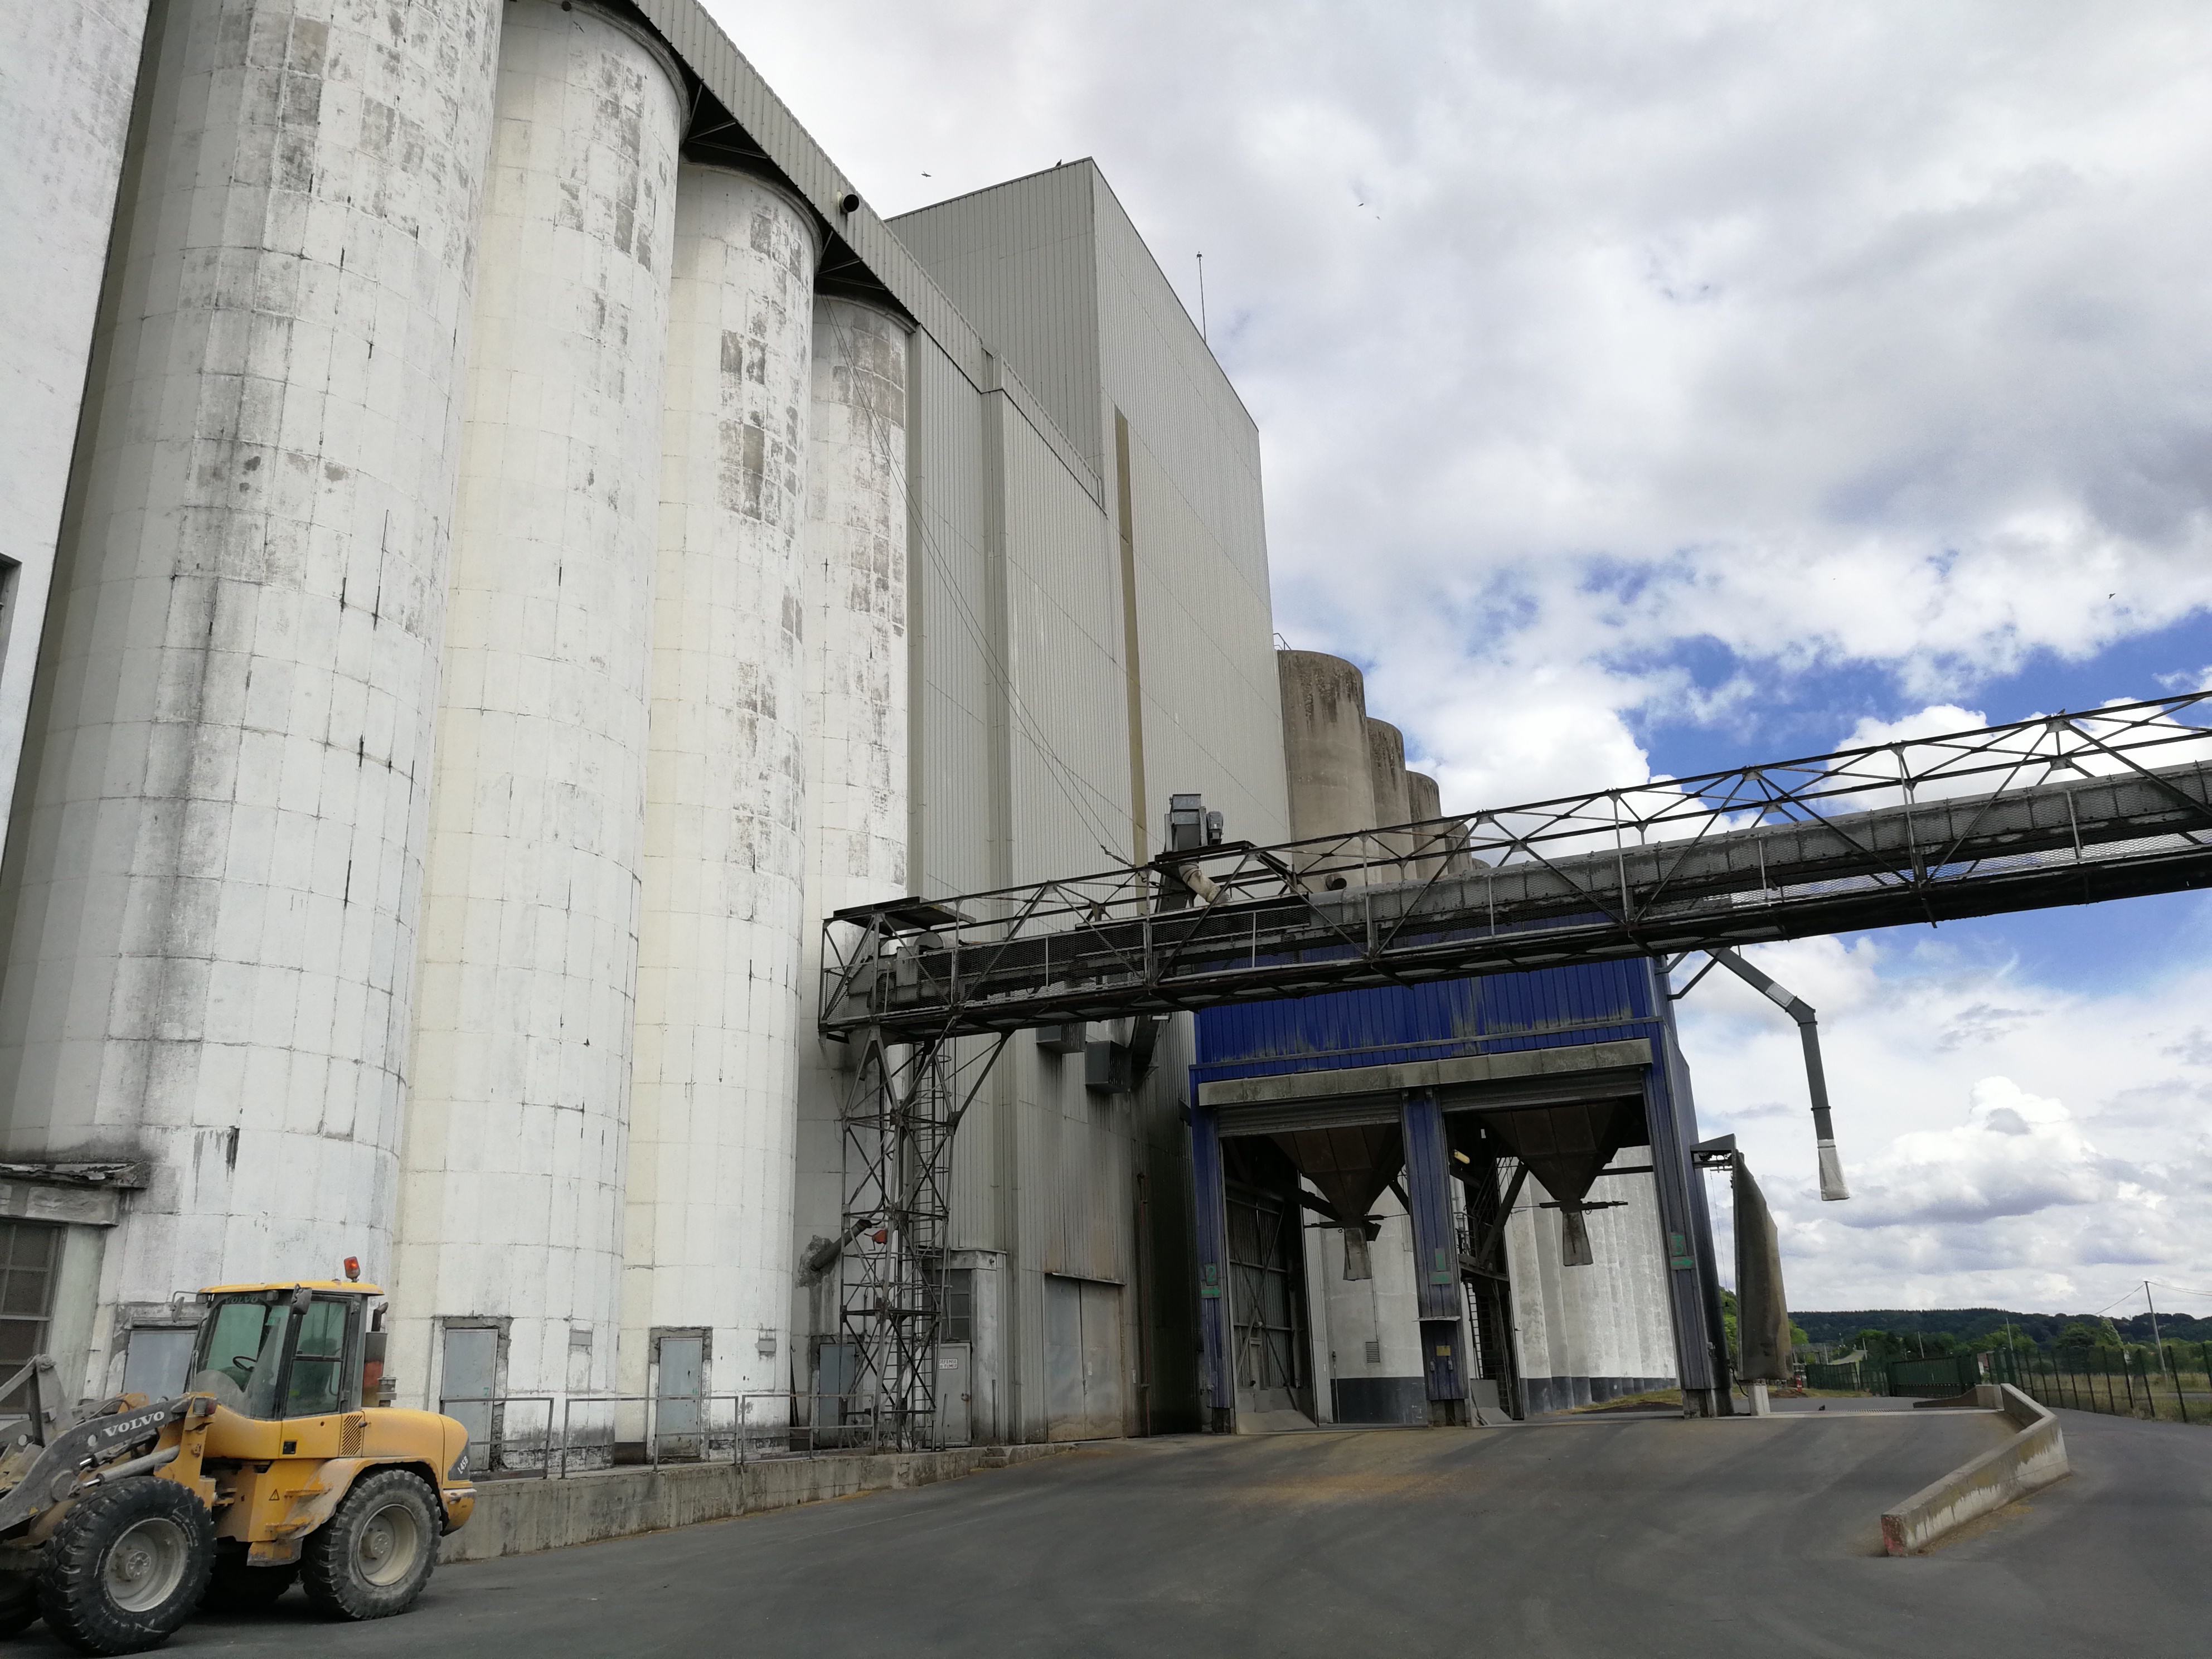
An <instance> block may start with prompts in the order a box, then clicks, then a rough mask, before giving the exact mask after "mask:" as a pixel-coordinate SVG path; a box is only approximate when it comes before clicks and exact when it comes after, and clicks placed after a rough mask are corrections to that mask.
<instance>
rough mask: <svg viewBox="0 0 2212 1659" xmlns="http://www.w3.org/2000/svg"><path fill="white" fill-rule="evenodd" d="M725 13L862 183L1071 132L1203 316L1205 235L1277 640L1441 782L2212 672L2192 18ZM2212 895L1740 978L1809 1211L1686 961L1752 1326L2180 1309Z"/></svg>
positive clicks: (1460, 4)
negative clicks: (1785, 1315)
mask: <svg viewBox="0 0 2212 1659" xmlns="http://www.w3.org/2000/svg"><path fill="white" fill-rule="evenodd" d="M710 4H712V6H713V8H714V9H715V10H716V11H717V13H718V14H719V15H720V18H721V20H722V21H723V23H724V25H725V27H727V28H728V29H729V31H730V33H731V34H732V38H733V39H734V40H736V41H737V43H738V46H740V48H742V49H743V50H744V51H745V52H747V53H748V54H749V55H750V56H751V57H752V58H753V59H754V61H755V63H756V64H758V66H759V67H760V68H761V70H763V73H764V74H765V75H766V76H767V77H768V78H769V82H770V83H771V84H773V85H774V86H775V87H776V88H778V89H779V90H780V91H781V93H782V94H783V95H784V96H785V98H786V99H787V101H789V103H790V104H791V105H792V106H793V109H794V110H795V111H796V112H798V114H799V118H800V119H801V120H802V121H804V122H805V124H806V125H808V127H809V128H810V129H811V131H813V133H814V134H815V136H816V137H817V139H819V140H820V141H821V142H822V143H823V145H824V146H825V147H826V148H827V149H829V152H830V153H831V154H832V155H835V156H836V157H837V158H838V159H839V161H840V162H841V164H842V166H844V167H846V168H847V169H848V171H849V172H850V173H853V174H854V176H855V178H856V179H858V180H859V182H860V188H861V189H862V190H863V191H865V192H866V194H867V195H868V197H869V198H870V200H871V201H872V203H873V204H875V205H876V206H877V207H878V210H882V211H884V212H885V213H897V212H901V211H903V210H907V209H909V208H914V207H918V206H921V205H923V204H927V203H928V202H932V201H935V200H939V199H941V198H943V197H948V196H952V195H957V194H959V193H961V192H963V191H968V190H972V189H975V188H977V187H980V186H981V185H987V184H991V183H994V182H996V181H998V180H1000V179H1006V178H1009V177H1012V176H1015V175H1018V174H1020V173H1028V172H1032V171H1035V170H1036V169H1037V168H1039V167H1049V166H1051V165H1052V164H1053V163H1054V161H1060V160H1064V159H1073V158H1074V157H1077V156H1082V155H1091V156H1095V157H1097V160H1098V161H1099V163H1100V165H1101V166H1102V167H1103V169H1104V171H1105V173H1106V175H1107V177H1108V178H1109V179H1110V180H1111V182H1112V183H1113V185H1114V186H1115V190H1116V191H1118V192H1119V194H1120V195H1121V199H1122V201H1123V203H1124V204H1126V205H1127V208H1128V210H1129V211H1130V213H1131V215H1132V216H1133V218H1134V219H1135V221H1136V223H1137V225H1138V228H1139V229H1140V230H1141V231H1142V232H1143V233H1144V234H1146V237H1147V238H1148V240H1150V241H1151V243H1152V246H1153V248H1154V250H1155V251H1156V252H1157V253H1158V256H1159V258H1160V260H1161V263H1162V264H1163V266H1164V268H1165V269H1166V270H1167V271H1168V274H1169V276H1170V278H1171V279H1173V280H1174V281H1175V282H1176V284H1177V286H1178V287H1179V288H1180V289H1182V292H1183V294H1184V296H1185V300H1186V302H1187V303H1188V304H1189V305H1190V307H1191V308H1192V310H1193V311H1194V313H1195V312H1196V311H1197V309H1198V289H1197V274H1198V264H1197V261H1196V258H1194V256H1195V255H1196V254H1198V253H1199V252H1203V253H1204V254H1205V256H1206V259H1205V270H1206V320H1207V325H1208V328H1209V331H1210V336H1211V338H1212V342H1213V345H1214V349H1215V350H1216V352H1217V353H1218V356H1220V358H1221V360H1222V362H1223V363H1224V364H1225V367H1226V368H1227V369H1228V371H1229V373H1230V374H1231V378H1232V379H1233V380H1235V381H1236V383H1237V386H1238V388H1239V389H1240V390H1241V391H1242V392H1243V396H1244V398H1245V401H1246V402H1247V403H1248V404H1249V405H1250V407H1251V409H1252V411H1253V414H1254V415H1255V417H1256V418H1257V420H1258V422H1259V424H1260V428H1261V435H1262V439H1263V443H1264V447H1265V454H1266V462H1267V487H1268V520H1269V542H1270V547H1271V550H1272V555H1273V566H1274V571H1275V605H1276V615H1277V625H1278V626H1279V628H1280V629H1281V630H1282V632H1283V633H1284V634H1285V635H1286V636H1287V637H1288V638H1289V639H1290V640H1291V642H1292V643H1294V644H1297V645H1299V646H1304V647H1313V648H1316V649H1322V650H1329V651H1335V652H1340V653H1344V654H1346V655H1348V656H1351V657H1352V658H1355V659H1358V661H1360V662H1361V663H1363V664H1364V665H1366V666H1367V668H1368V689H1369V698H1370V705H1371V707H1372V709H1373V711H1374V712H1375V713H1376V714H1379V715H1381V716H1383V718H1386V719H1389V720H1395V721H1396V722H1397V723H1398V724H1399V725H1401V726H1403V727H1404V729H1405V731H1406V733H1407V739H1408V744H1407V746H1408V749H1409V750H1410V751H1412V752H1413V754H1414V755H1416V756H1417V757H1419V759H1420V760H1421V761H1422V762H1425V763H1426V765H1427V767H1428V768H1429V769H1432V770H1433V771H1435V773H1436V774H1437V776H1438V777H1439V778H1440V779H1441V781H1442V782H1443V791H1444V798H1445V802H1446V805H1448V806H1453V807H1457V808H1472V807H1474V806H1478V805H1493V804H1504V803H1508V802H1511V801H1516V800H1527V799H1534V798H1538V797H1541V796H1544V795H1547V794H1551V793H1558V792H1559V791H1562V790H1565V789H1570V788H1575V787H1583V786H1587V785H1597V784H1606V783H1614V782H1629V781H1637V780H1640V779H1642V778H1644V777H1645V776H1646V775H1649V774H1650V773H1652V772H1655V771H1656V772H1660V773H1666V774H1672V775H1680V774H1684V773H1688V772H1692V771H1696V770H1700V769H1705V768H1709V767H1714V766H1720V765H1726V764H1729V763H1733V762H1738V761H1746V760H1753V759H1759V758H1780V757H1785V756H1795V755H1802V754H1808V753H1819V752H1821V751H1824V750H1827V749H1829V748H1832V747H1834V746H1837V745H1838V744H1841V743H1843V742H1844V741H1845V740H1846V739H1848V738H1852V737H1854V736H1855V735H1856V736H1862V737H1863V736H1867V735H1879V734H1881V732H1884V731H1886V730H1887V729H1889V728H1891V727H1893V726H1896V725H1898V724H1899V723H1910V724H1909V725H1908V726H1907V729H1910V730H1926V729H1928V725H1929V722H1930V721H1933V722H1934V723H1936V724H1942V723H1945V722H1947V721H1948V722H1950V723H1953V724H1956V725H1972V724H1974V723H1977V722H1978V721H1980V720H1984V719H1986V720H1990V721H1993V722H1994V721H2002V720H2011V719H2017V718H2020V717H2021V716H2024V715H2027V714H2033V713H2036V712H2039V711H2041V710H2045V709H2050V708H2060V707H2067V708H2081V707H2085V706H2092V705H2094V704H2096V703H2099V702H2105V701H2108V700H2111V699H2115V698H2121V697H2137V696H2158V695H2160V694H2161V693H2162V692H2165V691H2166V690H2193V689H2195V688H2196V687H2197V686H2199V685H2201V684H2206V683H2207V682H2208V679H2212V615H2208V607H2212V520H2208V510H2207V509H2208V497H2212V283H2208V273H2212V213H2208V212H2206V210H2205V199H2206V196H2205V192H2206V190H2207V187H2208V181H2212V13H2207V12H2206V10H2205V9H2204V8H2203V5H2202V3H2201V0H2177V3H2166V0H2122V3H2118V4H2110V5H2099V6H2082V5H2080V4H2078V3H2051V0H1986V3H1973V0H1947V3H1944V4H1941V5H1929V4H1927V3H1924V0H1921V3H1883V0H1861V3H1858V4H1855V5H1851V6H1832V5H1814V4H1809V3H1805V4H1796V5H1792V4H1789V3H1778V0H1744V3H1703V0H1675V3H1672V4H1669V5H1667V6H1663V7H1661V6H1646V5H1634V4H1625V3H1620V0H1554V3H1531V0H1445V3H1419V0H1390V3H1389V4H1353V3H1349V0H1338V3H1314V0H1306V3H1300V0H1206V3H1204V4H1200V5H1193V4H1190V3H1188V0H1182V3H1166V0H1112V3H1105V0H1054V3H1053V4H1051V5H1048V6H1039V5H1035V4H1028V3H1015V0H922V3H915V0H743V3H740V0H710ZM1931 708H1934V709H1953V710H1956V711H1958V714H1957V717H1956V719H1955V720H1953V718H1952V717H1951V716H1950V715H1948V714H1946V715H1940V716H1931V715H1929V714H1928V713H1927V711H1929V710H1930V709H1931ZM2208 920H2212V900H2207V899H2198V898H2187V897H2183V898H2172V899H2160V900H2144V901H2137V902H2131V903H2129V904H2125V905H2119V906H2107V907H2104V908H2100V909H2095V910H2080V911H2062V912H2055V913H2051V914H2049V915H2042V916H2037V917H2026V918H2014V919H2009V920H2006V921H1991V922H1987V923H1980V924H1970V925H1969V924H1962V925H1955V926H1947V927H1944V928H1943V929H1942V930H1941V931H1940V932H1936V931H1930V930H1911V931H1907V930H1898V931H1893V932H1887V933H1876V934H1870V935H1866V936H1863V937H1856V938H1848V939H1821V940H1814V941H1808V942H1804V943H1801V944H1796V945H1782V946H1776V947H1773V948H1771V949H1770V950H1767V951H1762V952H1761V953H1760V960H1761V961H1762V962H1763V963H1765V966H1766V967H1767V969H1768V970H1769V971H1770V972H1771V973H1774V974H1775V975H1778V976H1779V977H1780V978H1781V979H1783V980H1784V982H1786V983H1787V984H1789V985H1790V986H1791V987H1794V988H1796V990H1798V991H1799V992H1800V993H1802V994H1803V995H1804V996H1806V997H1807V998H1808V1000H1811V1001H1812V1002H1814V1004H1815V1005H1816V1006H1818V1007H1819V1008H1820V1011H1821V1015H1822V1027H1823V1030H1824V1032H1825V1033H1826V1041H1827V1056H1828V1072H1829V1077H1830V1079H1831V1085H1832V1090H1833V1091H1834V1094H1835V1097H1836V1100H1837V1103H1838V1114H1837V1115H1838V1126H1839V1131H1840V1134H1841V1137H1842V1139H1843V1142H1844V1151H1845V1153H1846V1156H1847V1158H1848V1161H1849V1168H1850V1175H1851V1177H1852V1181H1853V1183H1854V1187H1855V1189H1856V1191H1857V1194H1858V1196H1857V1198H1855V1199H1854V1200H1852V1201H1851V1202H1850V1203H1849V1204H1838V1205H1826V1206H1824V1205H1821V1204H1820V1203H1818V1202H1817V1201H1815V1200H1814V1197H1813V1193H1812V1188H1811V1179H1812V1170H1811V1137H1810V1134H1809V1132H1808V1128H1807V1127H1806V1120H1805V1117H1804V1114H1803V1104H1804V1092H1803V1091H1804V1085H1803V1078H1802V1070H1801V1069H1800V1066H1799V1064H1798V1061H1797V1058H1796V1044H1795V1038H1794V1035H1793V1032H1792V1029H1791V1028H1790V1025H1789V1024H1788V1023H1787V1022H1786V1021H1785V1020H1783V1019H1781V1018H1780V1017H1779V1016H1778V1015H1777V1014H1776V1013H1775V1012H1774V1011H1773V1010H1772V1009H1771V1006H1768V1005H1766V1004H1765V1003H1763V1002H1761V1001H1760V1000H1758V999H1757V998H1756V997H1754V996H1753V995H1752V994H1751V993H1749V992H1748V991H1747V990H1746V989H1744V988H1743V987H1741V986H1739V985H1737V984H1735V983H1734V982H1733V981H1727V980H1725V979H1724V978H1723V976H1720V975H1715V976H1713V977H1712V978H1710V979H1708V980H1707V981H1705V984H1704V985H1702V986H1700V987H1699V989H1698V990H1697V991H1696V992H1695V993H1694V994H1692V996H1691V997H1690V998H1689V999H1688V1000H1686V1001H1685V1002H1684V1003H1683V1004H1682V1010H1683V1012H1684V1015H1685V1020H1686V1024H1685V1041H1686V1044H1687V1046H1688V1048H1689V1051H1690V1055H1691V1059H1692V1065H1693V1066H1695V1068H1696V1072H1697V1079H1698V1086H1699V1103H1700V1109H1701V1111H1702V1113H1703V1115H1704V1120H1705V1128H1706V1130H1707V1132H1708V1133H1718V1132H1720V1131H1723V1130H1729V1129H1733V1130H1735V1132H1737V1133H1738V1134H1739V1135H1740V1136H1741V1138H1742V1140H1743V1143H1744V1145H1745V1146H1747V1148H1748V1149H1749V1151H1750V1154H1751V1156H1752V1158H1753V1164H1754V1168H1756V1169H1757V1170H1759V1172H1760V1174H1761V1175H1762V1176H1763V1178H1764V1180H1765V1184H1766V1186H1767V1188H1768V1190H1769V1194H1770V1197H1771V1200H1773V1202H1774V1204H1775V1206H1776V1208H1777V1210H1778V1212H1779V1213H1780V1215H1781V1217H1782V1219H1783V1225H1784V1227H1785V1228H1786V1229H1787V1238H1786V1248H1787V1249H1788V1251H1789V1264H1790V1274H1791V1279H1792V1300H1793V1301H1794V1302H1795V1303H1796V1304H1798V1305H1800V1306H1802V1307H1808V1308H1841V1307H1864V1306H1947V1305H1959V1304H1999V1305H2010V1306H2014V1307H2020V1308H2028V1309H2042V1310H2058V1309H2064V1310H2085V1309H2093V1308H2096V1307H2100V1306H2102V1305H2103V1304H2106V1303H2108V1302H2112V1301H2113V1300H2115V1299H2116V1298H2118V1297H2121V1296H2123V1295H2124V1293H2125V1292H2126V1291H2128V1289H2129V1287H2130V1285H2131V1284H2132V1283H2133V1282H2135V1281H2136V1280H2140V1279H2144V1278H2146V1277H2148V1278H2151V1279H2159V1280H2163V1281H2166V1283H2169V1284H2172V1285H2183V1286H2188V1287H2191V1288H2193V1289H2195V1290H2197V1291H2212V1139H2208V1135H2207V1131H2206V1127H2205V1118H2206V1106H2207V1103H2208V1102H2212V1003H2208V994H2209V993H2212V946H2208V945H2207V943H2206V939H2205V935H2206V927H2205V924H2206V922H2207V921H2208ZM2161 1298H2162V1305H2166V1306H2171V1307H2172V1308H2173V1309H2175V1310H2180V1311H2190V1312H2195V1313H2200V1314H2212V1297H2206V1296H2198V1297H2187V1296H2183V1295H2180V1294H2179V1293H2177V1292H2172V1291H2166V1292H2161ZM2133 1305H2135V1306H2138V1307H2139V1306H2140V1305H2141V1304H2140V1299H2139V1298H2138V1300H2137V1302H2136V1304H2133ZM2121 1311H2127V1309H2126V1308H2125V1307H2123V1308H2122V1310H2121Z"/></svg>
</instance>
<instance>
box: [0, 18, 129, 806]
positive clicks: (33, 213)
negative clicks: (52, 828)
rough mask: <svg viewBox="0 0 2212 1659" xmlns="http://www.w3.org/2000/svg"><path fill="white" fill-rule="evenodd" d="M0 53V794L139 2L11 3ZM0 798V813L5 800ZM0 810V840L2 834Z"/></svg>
mask: <svg viewBox="0 0 2212 1659" xmlns="http://www.w3.org/2000/svg"><path fill="white" fill-rule="evenodd" d="M0 17H4V18H5V21H6V29H7V40H8V46H7V50H6V51H5V52H0V147H4V149H5V150H6V152H7V155H8V166H7V167H5V168H4V169H0V225H6V226H7V227H8V228H9V234H7V235H5V236H0V317H5V318H7V319H9V326H8V327H6V328H4V329H0V386H6V387H7V388H8V395H7V397H6V398H0V502H4V503H5V507H4V513H5V515H6V516H5V526H6V531H5V547H6V550H7V555H8V556H9V558H11V559H13V560H15V562H16V565H17V567H18V568H17V569H16V570H15V578H14V580H15V592H12V593H9V594H7V595H6V596H5V599H6V609H5V611H4V614H0V630H4V631H0V803H4V802H8V801H11V800H13V799H14V798H15V763H16V760H17V758H18V757H19V756H20V755H21V752H22V744H23V722H24V720H25V719H26V717H27V715H28V714H29V712H30V707H31V676H32V671H33V668H34V667H35V665H37V662H38V659H39V634H40V629H42V628H43V627H44V626H45V623H46V593H47V590H48V587H49V586H50V584H51V583H52V580H53V570H54V542H55V538H57V537H58V535H59V534H60V532H61V521H62V496H63V493H64V489H66V488H67V484H68V479H69V465H70V451H71V448H72V447H73V446H74V445H75V443H76V431H77V414H78V411H79V410H80V409H81V408H82V404H83V398H84V381H85V363H86V360H87V359H88V357H89V356H90V355H91V352H92V331H93V313H94V308H95V307H96V306H97V304H98V302H99V300H100V271H101V268H102V267H103V266H104V265H105V264H106V261H107V237H108V230H109V228H110V227H111V225H112V223H113V222H114V218H115V193H116V191H117V188H118V185H120V183H121V181H122V178H123V150H124V139H125V135H126V134H127V133H128V132H129V131H130V127H131V96H132V91H133V88H136V86H137V82H138V51H139V46H140V44H141V41H142V40H143V36H144V34H145V30H146V0H76V3H75V4H72V5H66V6H57V5H39V4H31V3H23V0H17V3H15V4H11V5H9V6H8V7H7V8H6V9H5V10H4V12H0ZM4 810H5V808H4V807H0V811H4ZM4 833H5V824H4V820H0V836H4Z"/></svg>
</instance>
